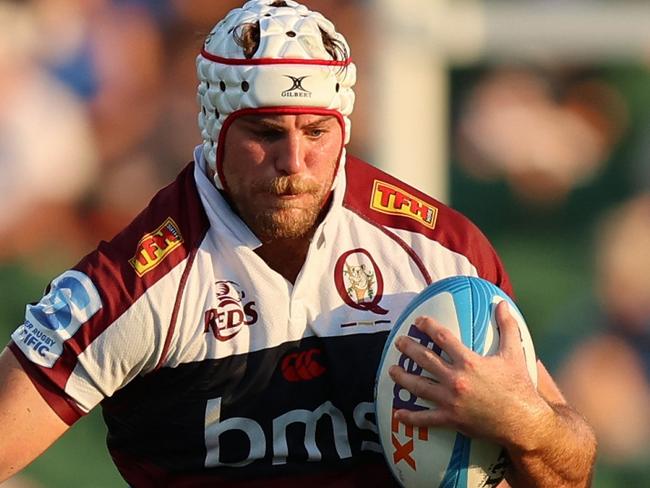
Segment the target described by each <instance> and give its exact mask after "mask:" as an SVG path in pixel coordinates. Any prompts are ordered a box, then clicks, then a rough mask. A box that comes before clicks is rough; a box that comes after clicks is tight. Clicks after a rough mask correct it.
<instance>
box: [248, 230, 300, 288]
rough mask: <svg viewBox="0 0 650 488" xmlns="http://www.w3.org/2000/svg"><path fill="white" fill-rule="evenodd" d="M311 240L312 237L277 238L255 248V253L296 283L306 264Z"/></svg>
mask: <svg viewBox="0 0 650 488" xmlns="http://www.w3.org/2000/svg"><path fill="white" fill-rule="evenodd" d="M310 242H311V239H310V237H300V238H297V239H277V240H274V241H270V242H266V243H264V244H262V245H261V246H260V247H258V248H257V249H256V250H255V253H256V254H257V255H258V256H259V257H261V258H262V259H263V260H264V262H266V264H268V265H269V267H270V268H271V269H273V270H274V271H276V272H278V273H280V274H281V275H282V276H284V278H285V279H287V280H288V281H290V282H291V283H292V284H294V283H295V282H296V278H297V277H298V274H299V273H300V270H301V269H302V266H303V265H304V264H305V259H306V258H307V252H308V250H309V243H310Z"/></svg>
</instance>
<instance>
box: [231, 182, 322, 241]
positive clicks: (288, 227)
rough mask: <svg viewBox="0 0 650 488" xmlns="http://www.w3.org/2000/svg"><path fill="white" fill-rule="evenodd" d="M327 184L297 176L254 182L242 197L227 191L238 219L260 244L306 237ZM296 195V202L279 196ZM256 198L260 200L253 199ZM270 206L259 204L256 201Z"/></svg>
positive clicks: (316, 219) (235, 191)
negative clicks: (240, 219)
mask: <svg viewBox="0 0 650 488" xmlns="http://www.w3.org/2000/svg"><path fill="white" fill-rule="evenodd" d="M330 186H331V183H330V184H323V185H321V184H319V183H317V182H316V181H314V180H312V179H309V178H305V177H303V176H300V175H291V176H278V177H275V178H272V179H271V180H256V181H254V182H253V183H252V185H251V186H250V189H249V191H247V192H246V194H244V193H243V192H242V191H241V189H236V188H231V189H230V193H231V197H232V201H233V202H234V206H235V208H236V210H237V211H238V213H239V215H240V217H241V218H242V220H243V221H244V222H246V224H248V226H249V227H250V229H251V230H252V231H253V232H254V233H255V235H256V236H257V237H258V239H260V240H261V241H262V242H269V241H273V240H277V239H298V238H301V237H305V236H308V235H310V234H311V233H312V232H313V231H314V229H315V227H316V225H317V222H318V220H319V216H320V214H321V211H322V209H323V207H324V205H325V201H326V200H327V197H328V194H329V187H330ZM283 196H285V197H288V196H300V199H299V200H298V201H295V200H292V199H287V200H283V199H281V198H279V197H283ZM257 197H260V198H257ZM268 197H278V198H270V201H271V204H264V203H260V200H262V201H267V200H269V198H268Z"/></svg>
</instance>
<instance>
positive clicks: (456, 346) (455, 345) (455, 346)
mask: <svg viewBox="0 0 650 488" xmlns="http://www.w3.org/2000/svg"><path fill="white" fill-rule="evenodd" d="M415 326H416V327H417V328H418V329H420V330H421V331H422V332H424V333H425V334H427V335H428V336H429V337H431V340H433V342H435V344H436V345H437V346H438V347H439V348H440V349H442V350H443V351H444V352H445V353H447V356H448V357H449V359H451V362H452V363H462V361H463V359H464V358H465V357H467V355H468V354H471V353H472V350H471V349H469V348H468V347H466V346H465V345H464V344H463V343H462V341H461V340H460V339H459V338H458V337H456V336H455V335H454V333H453V332H452V331H451V330H449V329H448V328H446V327H444V326H443V325H441V324H440V323H438V322H436V321H435V320H434V319H432V318H431V317H418V318H416V319H415Z"/></svg>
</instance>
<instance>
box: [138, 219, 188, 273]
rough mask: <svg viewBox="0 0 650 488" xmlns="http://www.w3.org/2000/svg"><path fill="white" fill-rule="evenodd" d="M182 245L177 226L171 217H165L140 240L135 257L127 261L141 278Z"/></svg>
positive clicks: (181, 237)
mask: <svg viewBox="0 0 650 488" xmlns="http://www.w3.org/2000/svg"><path fill="white" fill-rule="evenodd" d="M182 243H183V236H182V235H181V231H180V230H179V229H178V225H176V222H174V220H173V219H172V218H171V217H167V219H166V220H165V221H164V222H163V223H162V225H161V226H160V227H158V228H157V229H156V230H154V231H153V232H150V233H148V234H145V235H144V236H143V237H142V239H140V242H138V249H137V250H136V252H135V256H133V257H132V258H131V259H129V263H130V264H131V266H133V269H135V272H136V273H137V275H138V276H140V277H142V276H144V275H145V273H148V272H149V271H151V270H152V269H154V268H155V267H156V266H158V265H159V264H160V263H161V262H162V261H163V260H164V259H165V257H166V256H167V255H169V253H171V252H172V251H173V250H174V249H176V248H178V247H179V246H180V245H181V244H182Z"/></svg>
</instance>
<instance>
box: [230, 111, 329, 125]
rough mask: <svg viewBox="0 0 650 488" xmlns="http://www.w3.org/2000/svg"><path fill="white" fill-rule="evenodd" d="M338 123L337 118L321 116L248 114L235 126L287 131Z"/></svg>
mask: <svg viewBox="0 0 650 488" xmlns="http://www.w3.org/2000/svg"><path fill="white" fill-rule="evenodd" d="M337 123H338V121H337V119H336V117H335V116H333V115H319V114H296V115H287V114H248V115H243V116H241V117H239V118H238V119H237V120H236V121H235V122H234V124H240V125H244V126H271V127H277V128H286V129H290V128H301V127H304V126H309V125H327V124H337Z"/></svg>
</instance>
